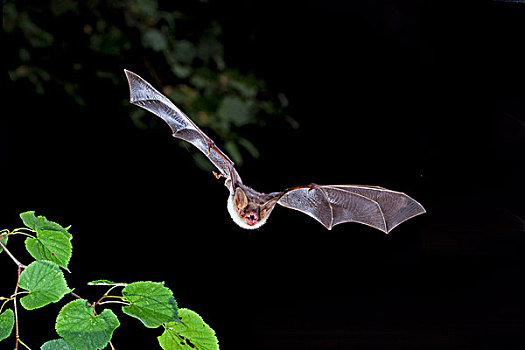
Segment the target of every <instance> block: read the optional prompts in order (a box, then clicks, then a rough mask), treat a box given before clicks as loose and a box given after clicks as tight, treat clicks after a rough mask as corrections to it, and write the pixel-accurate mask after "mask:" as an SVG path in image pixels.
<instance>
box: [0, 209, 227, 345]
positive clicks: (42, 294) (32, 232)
mask: <svg viewBox="0 0 525 350" xmlns="http://www.w3.org/2000/svg"><path fill="white" fill-rule="evenodd" d="M20 217H21V218H22V221H23V223H24V225H25V226H26V227H24V228H18V229H14V230H12V231H9V230H2V231H0V242H1V244H0V248H1V250H0V253H3V252H4V251H5V252H6V253H7V254H9V256H10V257H11V259H12V260H13V261H14V262H15V263H16V265H17V266H18V282H17V285H16V288H15V292H14V293H13V294H12V295H11V296H9V297H0V299H3V300H4V302H3V303H2V305H1V306H0V342H1V341H4V340H6V339H7V338H9V337H10V336H11V334H12V333H13V328H15V327H16V328H17V326H15V325H17V324H18V322H15V320H16V319H17V317H18V315H17V299H18V298H20V300H19V301H20V305H22V307H24V308H25V309H27V310H33V309H37V308H41V307H44V306H46V305H48V304H50V303H56V302H58V301H59V300H61V299H62V298H63V297H64V296H66V295H68V294H69V295H71V296H73V297H74V298H76V299H75V300H73V301H71V302H68V303H67V304H66V305H65V306H64V307H62V309H61V310H60V312H59V313H58V316H57V318H56V322H55V330H56V332H57V334H58V336H59V337H60V338H59V339H54V340H50V341H48V342H46V343H44V344H43V345H42V347H41V348H42V349H43V350H58V349H61V350H65V349H83V350H90V349H103V348H105V347H106V346H108V344H109V345H110V346H111V347H112V348H113V344H111V338H112V336H113V332H114V331H115V330H116V329H117V328H118V327H119V326H120V321H119V319H118V317H117V315H116V314H115V313H114V312H113V311H112V310H111V309H107V308H105V309H103V310H102V311H100V310H99V309H100V308H101V307H102V306H103V305H104V304H109V303H117V304H121V305H123V306H122V312H123V313H124V314H126V315H129V316H131V317H134V318H137V319H138V320H140V321H141V322H142V323H143V324H144V326H145V327H147V328H158V327H163V328H164V331H163V333H162V334H161V335H160V336H159V337H158V341H159V345H160V347H161V348H162V349H175V350H178V349H185V350H189V349H194V348H198V349H203V350H216V349H219V345H218V341H217V337H216V336H215V332H214V331H213V330H212V329H211V328H210V327H209V326H208V325H207V324H206V323H205V322H204V321H203V320H202V318H201V317H200V316H199V315H198V314H197V313H195V312H194V311H191V310H188V309H179V307H178V305H177V302H176V300H175V298H174V297H173V292H172V291H171V290H170V289H169V288H167V287H165V286H164V283H158V282H151V281H140V282H134V283H118V282H112V281H107V280H97V281H92V282H89V283H88V284H89V285H96V286H106V287H107V288H108V290H107V291H106V292H105V293H104V294H103V295H102V296H101V297H100V299H99V300H97V301H96V302H94V303H90V302H88V301H87V300H86V299H83V298H81V297H80V296H78V295H77V294H76V292H73V289H70V288H69V287H68V285H67V282H66V279H65V277H64V273H63V272H62V269H64V270H67V266H68V263H69V260H70V258H71V252H72V245H71V240H72V238H73V236H72V235H71V233H70V232H69V228H64V227H62V226H61V225H59V224H57V223H56V222H53V221H49V220H47V219H46V218H45V217H43V216H35V214H34V212H33V211H29V212H24V213H22V214H20ZM13 235H24V236H27V238H26V239H25V246H26V249H27V251H28V252H29V254H30V255H31V256H32V257H33V258H34V259H35V261H33V262H32V263H30V264H29V265H27V266H26V265H23V264H22V263H20V262H19V261H18V260H17V259H16V258H15V257H14V255H13V253H12V252H11V251H10V250H7V246H6V245H7V238H8V237H9V236H13ZM2 270H4V269H2ZM68 271H69V270H68ZM19 289H21V291H19ZM118 290H120V292H116V291H118ZM10 301H13V304H14V305H13V309H11V308H5V307H6V305H8V302H10ZM4 308H5V310H4ZM15 333H16V340H15V341H16V346H15V348H18V344H19V343H20V344H22V345H24V346H26V347H27V348H29V347H28V346H27V345H25V344H24V342H23V341H22V338H21V337H20V335H19V333H18V329H16V332H15Z"/></svg>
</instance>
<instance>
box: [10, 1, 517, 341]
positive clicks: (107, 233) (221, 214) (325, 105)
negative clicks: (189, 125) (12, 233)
mask: <svg viewBox="0 0 525 350" xmlns="http://www.w3.org/2000/svg"><path fill="white" fill-rule="evenodd" d="M167 6H168V5H167ZM172 6H173V5H172ZM212 10H213V11H214V12H215V14H216V15H217V16H218V17H220V18H222V23H223V40H224V45H225V55H226V57H225V59H226V62H228V63H231V64H233V65H237V66H240V67H241V68H242V69H244V70H246V71H253V72H254V73H255V74H257V75H258V76H261V77H263V78H264V79H265V80H266V81H267V83H268V85H270V86H271V87H272V88H273V89H276V90H279V91H283V92H284V93H285V94H286V96H287V97H288V99H289V102H290V106H291V107H290V108H291V111H290V112H291V114H292V116H293V117H294V118H295V119H296V120H297V121H298V122H299V124H300V128H298V129H292V128H290V127H287V126H286V125H285V124H283V123H281V122H278V121H273V120H270V121H268V123H267V126H266V127H265V128H263V129H258V128H246V129H244V130H243V131H242V132H243V133H244V135H243V136H246V137H248V138H250V139H252V140H253V141H254V143H255V144H256V146H257V147H258V148H259V149H260V151H261V157H260V159H258V160H250V159H248V160H247V161H245V164H244V165H243V166H242V168H240V169H238V170H239V172H240V174H241V176H242V177H243V180H244V182H245V183H247V184H248V185H250V186H252V187H254V188H255V189H258V190H261V191H276V190H280V189H283V188H286V187H289V186H293V185H300V184H308V183H310V182H316V183H321V184H324V183H358V184H369V185H378V186H383V187H386V188H389V189H393V190H399V191H403V192H406V193H408V194H409V195H411V196H412V197H414V198H416V199H417V200H418V201H420V202H421V203H422V204H423V205H424V206H425V208H426V209H427V211H428V213H427V214H425V215H424V216H420V217H417V218H415V219H412V220H410V221H408V222H407V223H405V224H403V225H401V226H399V227H398V228H396V229H395V230H394V231H393V232H392V233H391V234H390V235H384V234H383V233H381V232H379V231H375V230H373V229H371V228H369V227H366V226H362V225H357V224H346V225H340V226H336V227H335V228H334V229H333V230H332V231H326V230H325V229H324V228H323V227H322V226H321V225H320V224H318V223H317V222H315V221H314V220H312V219H311V218H309V217H307V216H304V215H302V214H300V213H298V212H295V211H290V210H286V209H283V208H277V209H276V210H275V211H274V213H273V214H272V217H271V219H270V220H269V222H268V223H267V224H266V225H265V226H264V227H262V228H261V229H259V230H256V231H244V230H242V229H240V228H238V227H237V226H235V225H234V224H233V223H232V221H231V219H230V218H229V215H228V214H227V212H226V209H225V204H226V197H227V191H226V189H225V188H224V187H223V186H222V181H221V182H218V181H216V180H215V179H214V178H213V176H212V175H211V174H208V173H205V172H203V171H201V170H199V169H198V168H197V167H195V165H194V163H193V159H192V158H191V156H190V154H189V153H188V152H186V151H185V150H184V149H183V148H180V147H178V146H177V143H176V142H174V140H173V139H172V138H171V137H170V134H169V129H168V128H166V129H162V128H158V129H155V130H152V131H141V130H138V129H137V128H136V127H134V126H133V124H132V123H131V120H130V118H129V116H128V115H127V114H125V113H124V112H123V109H122V108H121V105H120V101H121V99H122V98H123V97H126V96H127V94H128V89H127V86H126V83H125V80H124V76H122V84H121V86H120V88H119V89H118V90H112V91H106V90H104V87H98V86H92V88H93V89H98V88H100V89H101V94H100V100H96V101H88V104H87V106H86V107H85V108H84V109H83V110H79V109H78V108H73V106H72V105H71V104H72V103H71V102H68V101H62V100H60V99H57V98H56V97H55V96H54V94H53V91H50V92H48V93H46V94H45V95H44V96H35V95H34V94H33V93H32V92H30V91H25V90H24V88H23V86H22V87H20V85H14V84H12V83H11V82H10V81H9V79H8V78H7V74H6V73H4V79H6V80H5V81H6V82H5V85H6V88H7V93H6V94H5V93H4V99H3V109H2V112H1V114H2V119H1V124H0V146H1V148H0V156H1V163H0V165H1V173H0V178H1V180H2V181H1V187H2V190H1V194H0V202H1V205H2V209H1V211H0V216H1V222H2V226H1V227H2V228H4V227H5V228H14V227H18V226H20V221H19V219H18V213H20V212H22V211H25V210H36V211H37V214H40V215H45V216H47V217H48V218H49V219H51V220H55V221H57V222H59V223H62V224H64V225H69V224H72V225H73V226H72V228H71V232H72V233H73V234H74V241H73V244H74V253H73V258H72V261H71V264H70V269H71V271H72V274H71V275H68V276H67V278H68V282H69V285H70V286H71V287H75V288H76V292H77V293H78V294H80V295H82V296H83V297H86V298H88V299H90V300H95V299H96V298H97V297H98V296H100V295H101V294H102V293H103V291H104V289H103V288H101V287H88V286H86V285H85V282H87V281H90V280H93V279H101V278H104V279H109V280H117V281H137V280H154V281H166V284H167V285H168V286H169V287H170V288H172V289H173V290H174V293H175V297H176V299H177V301H178V303H179V306H181V307H188V308H190V309H193V310H195V311H197V312H198V313H199V314H201V316H203V318H204V320H205V321H206V322H207V323H208V324H210V325H211V326H212V328H214V329H215V331H216V332H217V336H218V338H219V341H220V345H221V348H223V349H237V348H243V349H364V348H367V349H368V348H370V349H407V348H440V349H441V348H461V349H474V348H477V349H480V348H481V349H496V348H498V349H510V348H520V347H521V346H520V344H519V343H520V341H521V345H523V330H524V329H525V321H524V306H525V303H524V298H523V295H525V288H524V286H523V269H522V268H521V266H520V264H522V263H523V248H524V238H523V236H524V224H523V218H524V212H523V200H522V198H523V197H522V193H523V178H524V171H523V164H524V160H525V159H524V155H523V154H524V149H525V148H524V139H525V126H524V121H523V120H524V119H523V118H524V96H525V92H524V81H525V74H524V73H525V64H524V62H525V54H524V53H523V52H522V47H523V33H524V31H523V29H524V23H525V7H524V6H523V5H519V4H511V3H496V2H472V3H461V4H458V3H456V2H452V3H441V2H440V3H437V2H433V3H426V2H425V3H419V2H404V1H401V2H400V1H359V2H349V3H348V4H342V3H339V2H336V1H311V2H300V3H286V5H283V4H282V3H281V2H279V1H264V2H259V1H251V2H243V3H242V4H238V3H232V2H227V3H219V2H217V3H215V4H214V6H213V7H212ZM520 46H521V47H520ZM124 68H127V69H130V70H133V71H136V73H138V74H140V75H142V76H143V77H144V78H145V79H147V80H148V79H149V78H150V77H149V76H148V75H147V73H146V71H141V69H143V67H129V66H121V67H120V66H119V67H114V70H115V71H117V70H122V69H124ZM87 83H89V82H87ZM4 91H6V90H4ZM71 111H74V113H71ZM211 136H212V137H213V135H211ZM215 141H216V143H217V144H218V145H221V140H215ZM520 218H521V219H520ZM17 245H18V246H19V247H22V241H21V240H18V242H17V239H16V238H13V239H12V241H10V246H11V247H13V248H12V249H13V251H15V248H14V247H15V246H17ZM17 250H18V249H17ZM19 256H20V259H21V260H22V261H29V258H28V257H26V256H24V255H19ZM0 259H1V260H2V261H3V262H2V263H3V264H6V265H9V264H11V263H10V260H9V259H8V258H7V257H6V255H5V254H2V257H0ZM15 278H16V271H15V268H14V267H13V268H12V270H10V268H2V293H4V294H6V291H5V288H4V286H5V285H6V284H4V281H6V280H7V281H8V283H7V284H8V285H9V286H11V285H12V284H13V282H14V280H15ZM10 289H11V287H8V288H7V290H10ZM58 308H59V306H54V305H53V306H49V307H46V308H44V309H39V310H35V311H31V312H28V311H21V323H20V328H21V331H22V335H23V336H24V338H25V340H26V342H27V343H29V344H30V346H32V347H34V348H36V347H38V346H39V344H41V343H42V342H44V341H46V340H49V339H53V338H55V337H56V335H55V334H54V330H53V326H52V323H53V321H54V317H55V316H54V315H56V313H57V312H58ZM118 309H119V308H118V307H116V308H114V310H116V312H117V313H118V315H119V318H120V321H121V326H120V327H119V328H118V329H117V331H116V332H115V336H114V341H113V344H114V345H115V346H116V347H117V348H119V349H123V348H137V347H138V344H141V348H155V346H156V345H155V344H156V336H158V335H159V334H160V330H151V329H145V328H143V327H142V325H141V324H140V322H139V321H137V320H135V319H131V318H129V317H127V316H125V315H122V314H121V313H120V311H118ZM121 315H122V316H121Z"/></svg>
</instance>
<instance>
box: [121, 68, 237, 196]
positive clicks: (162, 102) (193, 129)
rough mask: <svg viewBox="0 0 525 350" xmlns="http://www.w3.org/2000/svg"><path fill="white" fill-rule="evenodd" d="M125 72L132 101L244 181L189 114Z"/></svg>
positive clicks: (225, 171) (224, 172) (227, 173)
mask: <svg viewBox="0 0 525 350" xmlns="http://www.w3.org/2000/svg"><path fill="white" fill-rule="evenodd" d="M124 72H125V73H126V77H127V78H128V83H129V90H130V102H131V103H132V104H134V105H136V106H139V107H141V108H143V109H145V110H147V111H149V112H151V113H153V114H155V115H157V116H158V117H160V118H161V119H162V120H164V121H165V122H166V123H167V124H168V125H169V126H170V128H171V130H172V132H173V136H174V137H177V138H180V139H182V140H185V141H187V142H189V143H191V144H192V145H194V146H195V147H197V148H198V149H199V150H200V151H201V152H202V153H204V154H205V155H206V156H207V157H208V159H209V160H210V161H211V162H212V163H213V165H215V166H216V167H217V169H219V171H220V172H221V174H222V175H224V176H225V177H226V178H228V179H234V181H237V182H241V180H240V177H239V175H238V174H237V172H236V171H235V168H234V163H233V162H232V161H231V160H230V159H229V158H228V157H227V156H226V155H225V154H224V153H223V152H222V151H221V150H220V149H219V148H217V146H215V143H214V142H213V141H212V140H211V139H210V138H209V137H208V136H206V134H204V132H202V130H201V129H199V127H198V126H197V125H195V123H194V122H193V121H192V120H191V119H190V118H188V116H186V114H184V113H183V112H182V111H181V110H180V109H179V108H178V107H177V106H175V105H174V104H173V103H172V102H171V101H170V100H169V99H168V98H167V97H166V96H164V95H163V94H161V93H160V92H158V91H157V90H156V89H155V88H154V87H153V86H151V84H149V83H148V82H147V81H145V80H144V79H142V78H141V77H140V76H138V75H137V74H135V73H133V72H130V71H128V70H124ZM228 184H231V181H230V182H227V186H228V187H229V186H230V185H228Z"/></svg>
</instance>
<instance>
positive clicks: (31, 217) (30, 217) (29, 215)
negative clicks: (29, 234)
mask: <svg viewBox="0 0 525 350" xmlns="http://www.w3.org/2000/svg"><path fill="white" fill-rule="evenodd" d="M20 218H21V219H22V222H23V223H24V225H26V226H27V227H29V228H30V229H33V230H35V231H36V225H37V221H38V219H37V218H36V216H35V212H34V211H26V212H23V213H20Z"/></svg>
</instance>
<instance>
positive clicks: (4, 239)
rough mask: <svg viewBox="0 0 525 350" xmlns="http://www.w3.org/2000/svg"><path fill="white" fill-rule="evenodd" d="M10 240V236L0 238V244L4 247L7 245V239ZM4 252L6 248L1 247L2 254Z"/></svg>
mask: <svg viewBox="0 0 525 350" xmlns="http://www.w3.org/2000/svg"><path fill="white" fill-rule="evenodd" d="M8 238H9V236H5V237H2V238H0V242H2V244H3V245H7V239H8ZM3 250H4V248H2V247H1V246H0V253H2V251H3Z"/></svg>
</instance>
